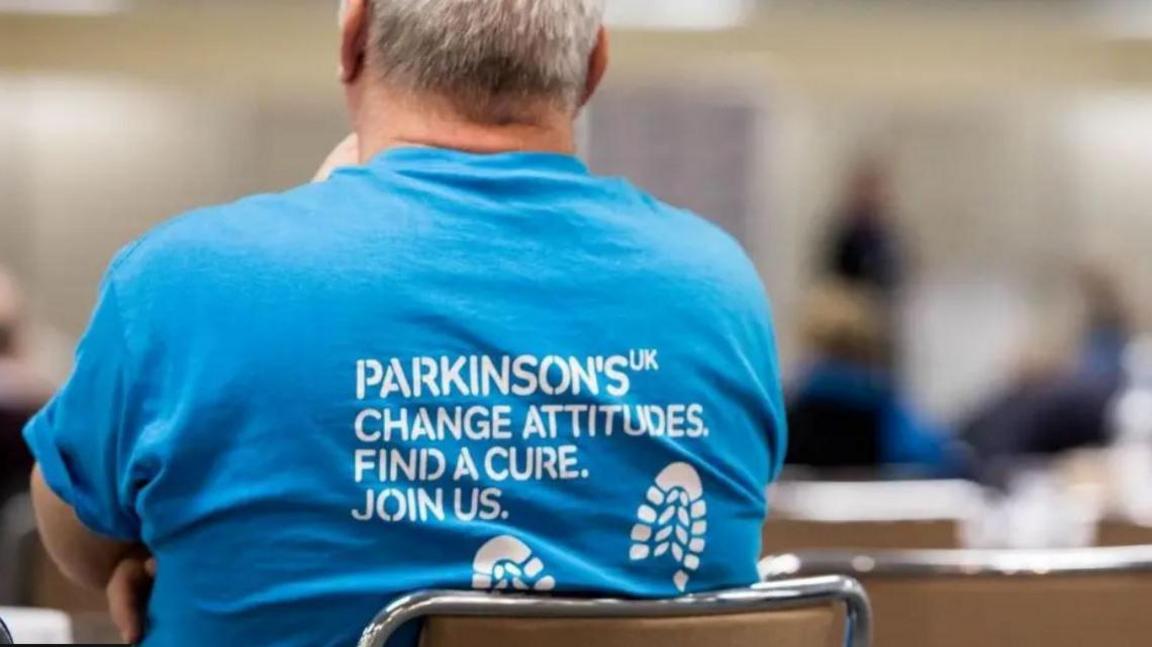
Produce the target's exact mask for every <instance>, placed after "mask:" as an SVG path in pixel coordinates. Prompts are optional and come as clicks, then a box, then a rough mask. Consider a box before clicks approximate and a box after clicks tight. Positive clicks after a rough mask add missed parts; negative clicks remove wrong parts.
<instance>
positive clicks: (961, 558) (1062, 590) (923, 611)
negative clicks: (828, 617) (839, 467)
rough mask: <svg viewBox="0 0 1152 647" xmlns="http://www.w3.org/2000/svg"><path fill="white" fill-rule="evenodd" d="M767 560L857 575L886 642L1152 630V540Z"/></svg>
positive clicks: (1028, 641)
mask: <svg viewBox="0 0 1152 647" xmlns="http://www.w3.org/2000/svg"><path fill="white" fill-rule="evenodd" d="M761 570H762V572H763V574H764V575H765V576H766V577H767V578H769V579H770V578H772V577H794V576H796V575H797V574H815V573H848V574H853V575H854V576H856V577H859V578H860V579H861V580H862V581H863V582H864V584H865V585H866V586H867V587H868V592H869V596H870V598H871V600H872V603H873V605H874V608H875V609H876V613H877V615H878V618H879V621H878V622H877V623H876V627H875V629H876V641H877V644H880V645H884V646H885V647H913V646H916V647H919V646H922V645H932V646H933V647H961V646H965V647H968V646H970V645H980V646H981V647H1078V646H1081V645H1108V646H1110V647H1126V646H1131V647H1136V646H1137V645H1144V644H1147V639H1148V638H1147V637H1148V636H1149V635H1152V614H1149V613H1148V612H1147V602H1146V601H1147V600H1148V599H1152V547H1129V548H1093V549H1084V550H1072V551H959V550H957V551H905V552H876V553H867V554H866V553H845V552H838V553H837V552H812V553H801V554H797V555H782V556H778V557H775V558H771V559H768V560H765V562H764V563H762V565H761Z"/></svg>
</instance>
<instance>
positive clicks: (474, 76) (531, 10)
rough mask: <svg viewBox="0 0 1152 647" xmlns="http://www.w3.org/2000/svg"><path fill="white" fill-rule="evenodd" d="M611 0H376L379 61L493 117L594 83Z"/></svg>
mask: <svg viewBox="0 0 1152 647" xmlns="http://www.w3.org/2000/svg"><path fill="white" fill-rule="evenodd" d="M604 3H605V0H370V1H369V7H370V12H371V21H372V25H371V32H370V43H369V51H368V62H369V68H370V69H371V70H373V71H375V73H377V74H379V75H380V76H381V78H383V79H384V80H386V81H387V82H389V83H392V84H397V85H399V86H401V87H404V88H406V89H410V90H414V91H418V92H427V93H431V94H435V95H439V96H442V97H444V98H446V99H448V100H449V101H451V102H452V104H453V106H454V107H456V108H457V109H459V110H461V111H463V112H464V113H465V114H466V116H468V117H470V118H473V119H476V120H480V121H485V122H514V121H519V120H521V119H523V118H526V117H525V115H526V114H531V112H530V111H531V109H533V108H534V107H538V106H539V105H540V104H541V103H546V104H550V105H552V106H555V107H559V108H562V109H565V110H568V111H571V112H573V113H574V112H575V111H576V110H577V109H578V108H579V104H580V101H581V99H583V95H584V92H585V88H586V84H587V75H588V62H589V57H590V56H591V54H592V51H593V49H594V48H595V47H596V41H597V37H598V35H599V31H600V27H601V24H602V23H603V19H604Z"/></svg>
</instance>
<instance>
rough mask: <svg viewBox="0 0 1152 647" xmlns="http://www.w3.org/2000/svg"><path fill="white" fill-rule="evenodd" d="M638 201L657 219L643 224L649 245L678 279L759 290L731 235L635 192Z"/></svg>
mask: <svg viewBox="0 0 1152 647" xmlns="http://www.w3.org/2000/svg"><path fill="white" fill-rule="evenodd" d="M638 193H639V195H640V198H641V201H642V202H643V203H644V205H645V206H646V208H647V209H649V210H650V211H651V212H652V213H653V214H654V215H655V217H656V219H657V225H656V226H654V227H653V226H649V224H645V225H643V226H644V227H645V229H646V230H647V231H648V233H649V235H650V236H651V240H652V244H653V246H654V247H655V249H656V250H658V251H659V253H661V254H663V255H664V257H665V258H664V259H663V263H664V266H665V267H666V268H668V270H669V271H672V272H676V273H679V274H681V275H682V276H685V277H689V276H697V277H701V278H712V279H715V280H716V281H719V282H720V283H721V284H725V285H728V286H730V287H751V288H755V289H759V288H760V283H759V274H758V273H757V271H756V269H755V266H754V264H753V262H752V260H751V258H750V257H749V255H748V253H747V251H746V250H745V248H744V246H743V244H741V242H740V241H739V240H737V239H736V237H735V236H733V235H732V234H730V233H729V232H728V231H726V230H724V229H723V228H722V227H720V226H719V225H717V224H715V223H714V222H712V221H710V220H708V219H707V218H704V217H703V216H701V215H699V214H697V213H695V212H693V211H691V210H689V209H685V208H682V207H678V206H674V205H671V204H668V203H666V202H663V201H661V200H659V199H658V198H656V197H654V196H652V195H650V194H648V193H645V192H643V191H638Z"/></svg>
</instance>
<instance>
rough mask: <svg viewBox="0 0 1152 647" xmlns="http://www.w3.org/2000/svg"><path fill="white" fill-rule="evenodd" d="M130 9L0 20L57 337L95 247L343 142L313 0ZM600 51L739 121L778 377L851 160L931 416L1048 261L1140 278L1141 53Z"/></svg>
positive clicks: (640, 78)
mask: <svg viewBox="0 0 1152 647" xmlns="http://www.w3.org/2000/svg"><path fill="white" fill-rule="evenodd" d="M145 4H146V6H147V7H149V8H147V9H145V10H144V11H142V12H140V13H139V14H133V15H132V16H130V17H127V18H105V19H87V20H79V19H73V20H51V19H43V18H40V19H30V18H21V19H14V18H11V17H8V18H4V17H0V97H2V99H3V100H2V101H0V117H2V118H0V150H3V151H4V152H5V154H4V155H0V262H3V263H6V264H9V265H12V266H13V267H14V268H15V269H16V270H17V271H18V272H19V273H20V274H21V276H22V278H23V279H24V280H25V281H26V282H27V284H28V285H29V288H30V291H31V292H32V294H33V297H34V299H33V304H34V314H35V316H36V319H37V321H38V322H39V323H40V324H41V326H42V329H56V330H59V331H62V333H63V335H64V338H66V339H68V338H71V337H73V336H75V335H76V334H78V332H79V331H80V330H82V328H83V325H84V321H85V319H86V317H87V311H88V308H89V307H90V304H91V300H92V296H93V294H94V291H95V287H96V283H97V281H98V277H99V275H100V272H101V271H102V268H103V266H104V265H105V263H106V262H107V260H108V259H109V257H110V256H111V255H112V253H114V251H115V250H116V249H117V248H118V247H119V246H121V245H122V244H124V243H125V242H126V241H128V240H129V239H131V238H132V237H134V236H136V235H138V234H139V233H140V232H142V231H144V230H145V229H146V228H147V227H149V226H150V225H152V224H153V223H155V222H158V221H159V220H161V219H163V218H166V217H168V216H170V215H172V214H175V213H178V212H180V211H183V210H185V209H187V208H189V207H192V206H195V205H200V204H205V203H214V202H220V201H224V200H229V199H232V198H234V197H237V196H239V195H242V194H245V193H249V192H254V191H264V190H274V189H278V188H282V187H285V186H289V185H291V184H294V183H297V182H299V181H302V180H303V179H305V178H306V177H308V175H309V173H310V172H311V171H312V169H313V167H314V166H315V164H316V162H317V161H318V160H319V158H320V157H321V156H322V155H323V153H324V152H325V151H326V149H327V147H328V146H329V145H330V144H331V143H332V142H334V141H336V140H337V139H338V138H339V136H340V135H341V134H342V132H343V131H344V129H345V126H344V123H343V117H342V115H341V111H340V100H339V93H338V88H337V87H336V84H335V80H334V75H335V72H334V63H333V59H332V57H331V53H332V51H333V50H334V41H333V37H332V32H331V30H330V29H329V26H330V25H331V20H332V16H331V15H330V13H329V12H327V11H325V10H323V7H321V6H320V5H319V4H315V3H305V2H295V1H293V2H287V1H286V2H282V3H280V4H275V3H273V4H272V5H269V4H267V3H261V2H251V3H249V2H245V3H235V2H234V3H220V4H219V5H211V4H189V5H186V7H188V8H179V7H177V6H176V5H175V4H174V3H169V4H163V3H156V4H151V5H149V4H147V3H145ZM273 6H274V7H277V11H275V12H274V13H273V12H272V11H270V7H273ZM212 7H215V8H212ZM615 47H616V62H617V67H616V70H615V72H614V73H613V77H612V83H613V84H615V85H617V86H620V87H626V86H629V85H634V84H656V85H662V84H663V85H669V84H670V85H675V86H678V87H680V88H681V89H683V88H685V87H691V88H696V89H698V90H699V91H700V92H710V91H712V90H711V88H713V87H716V88H724V89H725V91H727V90H730V89H732V88H735V89H737V90H738V91H739V92H740V93H742V94H743V95H744V96H746V97H747V100H748V101H749V102H750V103H751V104H753V105H755V106H757V108H758V109H759V110H761V114H762V127H761V129H760V133H759V135H758V136H757V140H756V141H753V142H750V143H749V145H751V146H754V147H755V148H756V151H755V155H754V156H753V157H754V159H755V160H757V161H756V167H757V168H756V171H755V172H756V174H757V176H758V177H760V178H762V181H760V182H754V183H753V184H754V186H753V187H752V190H753V191H754V192H755V194H756V195H755V198H756V203H757V205H758V207H757V208H756V209H755V212H754V214H753V218H752V219H753V222H752V223H750V225H749V230H750V232H751V233H750V235H749V237H748V240H747V241H746V242H747V244H748V246H749V248H750V249H751V250H752V252H753V254H754V256H755V257H756V259H757V261H758V262H759V263H760V265H761V268H762V270H763V272H764V274H765V277H766V280H767V282H768V284H769V287H770V291H771V292H772V294H773V296H774V298H775V300H776V305H777V312H778V315H779V317H780V319H781V329H782V338H783V341H784V350H785V355H786V357H787V359H788V360H789V363H790V364H793V363H795V362H796V361H798V360H799V358H800V352H799V349H798V347H797V344H796V340H795V336H794V334H792V330H793V328H794V326H793V325H792V324H794V323H795V313H796V311H797V308H798V305H799V303H800V302H801V300H802V298H803V295H804V291H805V289H806V286H808V285H810V279H811V268H812V266H813V261H814V259H813V252H812V250H813V249H814V247H815V244H816V242H817V241H818V240H819V238H820V236H821V235H822V232H823V231H825V229H826V224H827V222H826V221H827V217H828V215H829V214H830V213H831V211H832V208H833V206H834V204H835V201H836V199H837V197H838V193H839V190H840V183H841V182H842V179H843V177H844V175H845V174H846V172H847V170H848V169H849V168H850V166H851V164H852V163H853V162H854V161H855V160H856V159H857V157H858V156H859V155H860V154H862V153H863V152H870V151H874V150H877V149H879V150H880V151H881V152H882V153H884V154H885V155H886V156H887V157H888V158H890V159H891V162H892V172H893V176H894V180H895V184H896V187H895V188H896V196H897V202H898V204H897V213H898V216H899V218H900V220H901V223H902V224H903V226H904V227H905V228H906V230H907V236H908V238H909V239H910V240H911V241H912V242H913V244H914V247H915V249H916V261H917V262H916V281H915V283H914V289H913V291H912V294H911V298H910V300H909V318H910V320H909V321H910V323H909V325H908V326H907V327H906V329H907V330H908V331H909V336H910V347H911V352H910V353H909V361H910V367H909V375H910V377H911V380H910V381H911V383H912V384H913V386H914V391H915V393H916V395H917V397H918V398H919V399H920V400H921V401H923V402H925V403H926V404H928V405H930V406H931V407H932V408H933V410H935V411H937V412H939V413H941V414H954V413H955V412H956V411H957V410H959V408H960V407H961V406H962V405H963V404H964V403H965V402H968V401H970V400H971V399H973V398H975V397H978V395H979V394H980V393H981V392H982V391H984V390H987V389H988V388H990V387H991V386H992V385H993V384H994V381H993V379H992V378H993V377H994V376H995V375H998V374H1000V373H1001V371H1000V369H1002V368H1003V366H1004V365H1005V364H1006V363H1007V362H1008V361H1009V358H1010V357H1011V354H1010V352H1009V351H1010V350H1011V349H1013V348H1014V347H1016V345H1017V341H1018V340H1019V339H1026V338H1028V337H1030V336H1032V335H1033V334H1034V332H1035V326H1034V323H1033V321H1034V317H1035V309H1034V308H1033V307H1032V306H1033V304H1034V303H1039V302H1040V301H1041V299H1042V297H1043V296H1044V295H1045V294H1047V292H1048V290H1047V289H1044V288H1045V284H1046V283H1050V282H1052V281H1053V277H1059V276H1061V275H1060V272H1061V271H1062V268H1063V267H1065V266H1066V265H1067V262H1068V260H1069V259H1071V258H1074V257H1076V256H1078V255H1082V254H1094V255H1105V256H1108V257H1110V258H1112V259H1114V260H1116V261H1117V263H1118V264H1122V265H1123V266H1124V267H1125V268H1127V269H1128V270H1129V271H1128V280H1129V284H1130V287H1131V288H1132V289H1133V291H1135V292H1140V291H1142V290H1146V287H1145V286H1147V285H1148V284H1150V281H1149V278H1152V274H1150V273H1152V257H1150V255H1148V254H1147V253H1146V251H1145V247H1146V246H1147V244H1148V243H1150V242H1152V219H1150V218H1148V217H1147V215H1146V213H1145V211H1146V210H1147V207H1148V205H1152V153H1149V151H1152V126H1149V124H1152V100H1150V99H1149V98H1148V96H1147V95H1146V94H1144V92H1145V88H1152V46H1150V45H1149V42H1148V41H1146V40H1142V39H1140V38H1132V37H1126V38H1123V39H1121V38H1117V37H1115V36H1114V35H1111V34H1109V33H1103V32H1098V31H1095V30H1093V29H1089V28H1087V27H1085V26H1084V25H1082V24H1080V23H1079V22H1060V21H1052V22H1043V21H1039V22H1038V21H1035V20H1032V19H1031V18H1029V17H1027V16H1025V17H1022V18H1019V19H1013V17H1012V16H1010V15H1009V16H1005V15H996V16H979V15H977V16H960V17H953V18H952V19H949V20H947V21H939V20H929V19H926V18H923V17H903V18H900V19H898V20H897V19H893V18H892V17H888V18H885V17H877V16H874V15H873V16H863V17H862V16H856V15H841V14H824V13H821V14H800V13H795V12H774V13H770V14H767V15H765V16H763V17H762V18H761V19H760V21H759V22H758V23H757V24H756V25H755V26H753V27H750V28H746V29H741V30H736V31H731V32H726V33H719V34H707V33H705V34H691V35H680V36H672V35H657V34H639V33H624V34H618V35H617V37H616V38H615ZM637 118H638V119H641V118H643V116H642V115H638V116H637ZM1059 282H1060V281H1057V283H1059ZM1057 291H1059V290H1057ZM1146 299H1147V297H1146ZM1150 300H1152V299H1150ZM973 331H979V332H978V333H976V334H974V333H973ZM44 345H45V346H46V345H47V344H44ZM44 354H45V355H46V356H49V357H56V355H54V354H52V353H50V352H48V351H44ZM46 361H48V360H46ZM49 363H51V361H49ZM56 363H57V364H59V363H60V362H59V361H58V360H57V361H56Z"/></svg>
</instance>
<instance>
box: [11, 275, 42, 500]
mask: <svg viewBox="0 0 1152 647" xmlns="http://www.w3.org/2000/svg"><path fill="white" fill-rule="evenodd" d="M22 311H23V298H22V295H21V292H20V288H19V286H18V284H17V283H16V280H15V279H14V278H13V277H12V275H11V274H9V273H8V272H7V271H5V270H4V269H3V268H0V506H2V505H3V503H4V502H5V501H7V500H8V498H9V497H11V496H12V495H14V494H17V493H20V492H22V491H24V490H26V488H27V487H28V475H29V474H30V473H31V472H32V455H31V454H30V453H29V451H28V448H27V446H26V445H25V444H24V442H23V440H22V439H21V436H20V431H21V429H23V427H24V424H25V423H26V422H28V419H29V418H31V417H32V415H33V414H34V413H35V412H36V410H37V409H39V408H40V407H41V406H43V405H44V403H45V402H46V401H47V400H48V397H49V396H51V394H52V391H51V387H50V386H49V385H48V383H47V381H46V380H44V379H43V378H42V377H40V375H39V374H38V373H37V372H36V371H35V370H34V369H33V368H32V367H31V366H30V365H29V363H28V361H27V360H26V359H25V358H24V357H22V355H21V353H20V342H19V336H20V321H21V318H22Z"/></svg>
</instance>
